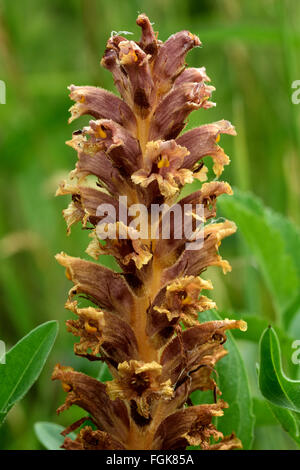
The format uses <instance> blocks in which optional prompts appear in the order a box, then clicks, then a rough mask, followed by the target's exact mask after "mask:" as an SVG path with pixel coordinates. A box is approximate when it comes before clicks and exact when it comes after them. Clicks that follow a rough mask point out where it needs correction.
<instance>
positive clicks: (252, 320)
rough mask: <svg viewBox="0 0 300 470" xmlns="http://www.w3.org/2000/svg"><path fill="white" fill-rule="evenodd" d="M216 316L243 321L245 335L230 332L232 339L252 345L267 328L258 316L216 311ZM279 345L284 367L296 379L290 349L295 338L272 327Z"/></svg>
mask: <svg viewBox="0 0 300 470" xmlns="http://www.w3.org/2000/svg"><path fill="white" fill-rule="evenodd" d="M218 314H219V315H220V316H221V317H222V318H224V319H225V318H232V319H234V320H240V319H242V320H244V321H245V322H246V323H247V325H248V328H247V334H246V335H245V333H244V332H242V331H240V330H232V334H233V337H234V338H235V339H238V340H246V341H251V342H253V343H259V342H260V338H261V335H262V333H263V331H264V330H265V329H266V328H268V326H269V322H268V321H267V320H266V319H265V318H262V317H259V316H258V315H253V314H249V313H243V312H242V313H236V312H232V311H230V312H222V311H218ZM274 329H275V331H276V333H277V335H278V338H279V341H280V345H281V350H282V353H283V357H285V358H286V359H288V360H286V362H285V365H286V366H287V367H288V372H289V373H290V374H291V375H292V376H293V378H298V377H297V374H298V373H299V365H298V364H293V362H292V360H291V359H292V358H291V349H292V344H293V342H294V341H295V339H296V338H295V337H292V336H290V335H288V334H287V333H286V332H285V331H284V330H283V329H282V328H280V327H277V326H275V327H274Z"/></svg>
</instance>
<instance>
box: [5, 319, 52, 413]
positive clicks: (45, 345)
mask: <svg viewBox="0 0 300 470" xmlns="http://www.w3.org/2000/svg"><path fill="white" fill-rule="evenodd" d="M57 331H58V324H57V322H56V321H49V322H46V323H44V324H43V325H40V326H38V327H37V328H35V329H34V330H32V331H31V332H30V333H28V335H26V336H25V337H24V338H22V339H21V340H20V341H19V342H18V343H17V344H16V345H15V346H13V347H12V348H11V349H10V350H9V351H8V353H7V354H6V364H2V365H0V384H1V386H0V422H1V421H2V422H3V420H4V418H5V415H6V414H7V413H8V411H9V410H10V408H11V407H12V406H13V405H14V404H15V403H16V402H17V401H18V400H21V398H23V397H24V395H25V394H26V393H27V392H28V390H29V389H30V387H31V386H32V385H33V383H34V382H35V381H36V380H37V378H38V376H39V375H40V373H41V371H42V369H43V366H44V364H45V362H46V359H47V357H48V355H49V353H50V351H51V348H52V346H53V343H54V341H55V338H56V335H57Z"/></svg>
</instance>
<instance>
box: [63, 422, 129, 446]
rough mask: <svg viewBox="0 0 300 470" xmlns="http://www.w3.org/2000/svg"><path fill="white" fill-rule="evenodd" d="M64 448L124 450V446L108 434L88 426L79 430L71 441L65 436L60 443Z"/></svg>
mask: <svg viewBox="0 0 300 470" xmlns="http://www.w3.org/2000/svg"><path fill="white" fill-rule="evenodd" d="M62 448H63V449H66V450H124V449H125V447H124V446H123V444H121V443H120V442H119V441H117V440H116V439H114V438H113V437H112V436H111V435H110V434H108V433H107V432H103V431H99V430H97V431H93V430H92V428H91V427H90V426H86V427H84V428H82V429H81V430H80V433H79V434H78V436H77V437H76V439H75V440H74V441H73V440H72V439H71V438H70V437H66V438H65V441H64V443H63V445H62Z"/></svg>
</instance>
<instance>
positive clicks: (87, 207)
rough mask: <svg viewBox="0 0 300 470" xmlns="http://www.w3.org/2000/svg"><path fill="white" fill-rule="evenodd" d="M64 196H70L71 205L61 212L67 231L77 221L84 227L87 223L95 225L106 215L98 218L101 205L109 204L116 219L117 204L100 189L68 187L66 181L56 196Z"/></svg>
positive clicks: (61, 184)
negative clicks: (113, 210)
mask: <svg viewBox="0 0 300 470" xmlns="http://www.w3.org/2000/svg"><path fill="white" fill-rule="evenodd" d="M66 194H71V195H72V203H71V204H70V205H69V206H68V208H67V209H65V210H64V211H63V215H64V218H65V220H66V222H67V226H68V230H69V229H70V226H71V225H72V224H73V223H75V222H78V221H79V220H81V221H82V224H83V226H86V223H87V221H89V222H90V223H92V224H93V225H97V223H98V222H100V221H101V219H102V218H103V217H105V216H106V214H105V215H101V216H100V215H99V213H98V212H97V209H98V207H99V206H100V205H101V204H109V205H110V206H111V207H113V208H114V209H115V213H116V217H118V208H119V206H118V202H117V201H116V200H115V199H114V198H113V197H112V196H110V195H109V194H107V193H106V192H104V191H103V190H101V189H94V188H91V187H88V186H81V185H70V184H68V183H67V182H66V181H62V182H61V183H60V186H59V188H58V190H57V192H56V195H57V196H63V195H66Z"/></svg>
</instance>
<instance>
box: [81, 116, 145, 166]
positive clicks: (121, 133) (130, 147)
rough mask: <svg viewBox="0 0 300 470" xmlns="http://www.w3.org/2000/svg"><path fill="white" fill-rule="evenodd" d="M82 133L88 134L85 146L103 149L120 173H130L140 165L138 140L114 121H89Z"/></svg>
mask: <svg viewBox="0 0 300 470" xmlns="http://www.w3.org/2000/svg"><path fill="white" fill-rule="evenodd" d="M84 134H85V135H88V136H89V139H88V142H87V143H86V145H85V146H86V147H92V148H93V147H95V148H96V149H97V150H98V151H101V150H102V151H104V152H105V153H106V154H107V155H108V157H109V158H110V159H111V161H112V163H113V165H114V166H116V167H117V168H119V169H120V171H122V173H125V174H131V173H133V172H134V171H135V170H136V169H137V168H139V167H140V166H141V150H140V146H139V143H138V141H137V140H136V139H135V138H134V137H132V136H131V134H130V133H129V132H127V131H126V130H125V129H124V128H123V127H122V126H120V125H118V124H116V123H115V122H114V121H109V120H105V119H100V120H99V121H90V127H85V128H84Z"/></svg>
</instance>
